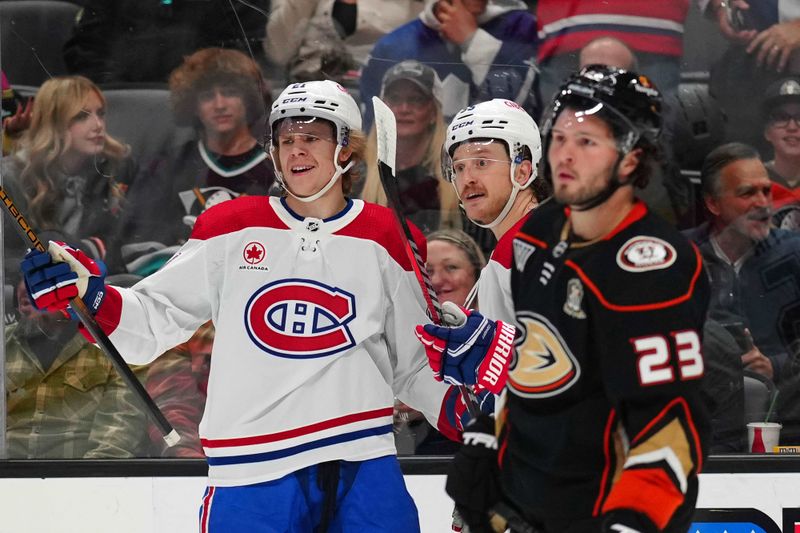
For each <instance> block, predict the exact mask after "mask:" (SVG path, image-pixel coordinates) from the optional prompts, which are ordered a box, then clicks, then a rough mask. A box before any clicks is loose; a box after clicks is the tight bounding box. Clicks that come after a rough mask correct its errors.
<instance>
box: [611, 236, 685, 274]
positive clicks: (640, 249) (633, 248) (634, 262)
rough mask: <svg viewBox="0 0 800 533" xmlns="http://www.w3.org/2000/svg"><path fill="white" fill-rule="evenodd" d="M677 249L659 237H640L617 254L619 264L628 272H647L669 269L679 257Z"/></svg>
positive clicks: (631, 241)
mask: <svg viewBox="0 0 800 533" xmlns="http://www.w3.org/2000/svg"><path fill="white" fill-rule="evenodd" d="M677 255H678V254H677V252H675V248H673V246H672V245H671V244H670V243H668V242H667V241H665V240H662V239H659V238H657V237H649V236H646V235H638V236H636V237H633V238H632V239H629V240H628V242H626V243H625V244H623V245H622V248H620V249H619V251H618V252H617V264H618V265H619V266H620V268H622V269H623V270H627V271H628V272H647V271H648V270H660V269H662V268H669V267H670V266H672V264H673V263H674V262H675V258H676V256H677Z"/></svg>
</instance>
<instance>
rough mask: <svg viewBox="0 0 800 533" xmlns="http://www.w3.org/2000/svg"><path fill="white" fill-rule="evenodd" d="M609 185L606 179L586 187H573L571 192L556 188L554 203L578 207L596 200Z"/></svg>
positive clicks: (592, 182)
mask: <svg viewBox="0 0 800 533" xmlns="http://www.w3.org/2000/svg"><path fill="white" fill-rule="evenodd" d="M609 184H610V180H609V178H608V177H606V178H605V179H602V180H592V181H591V182H590V183H589V184H588V185H583V186H581V187H577V188H574V187H573V188H572V190H568V189H567V188H566V187H556V188H555V190H554V191H553V195H554V196H555V198H556V201H557V202H558V203H560V204H562V205H576V206H580V205H584V204H586V203H588V202H589V201H591V200H593V199H595V198H597V197H598V196H599V195H600V194H602V193H603V191H605V190H606V188H608V187H609Z"/></svg>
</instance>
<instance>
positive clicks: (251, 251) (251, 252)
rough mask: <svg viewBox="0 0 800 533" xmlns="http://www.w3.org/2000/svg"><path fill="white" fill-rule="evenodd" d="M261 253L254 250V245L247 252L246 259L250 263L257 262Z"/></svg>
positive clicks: (256, 249)
mask: <svg viewBox="0 0 800 533" xmlns="http://www.w3.org/2000/svg"><path fill="white" fill-rule="evenodd" d="M262 253H264V252H262V251H261V250H259V249H258V248H256V246H255V245H253V246H251V247H250V248H248V250H247V259H250V260H251V261H258V260H259V259H261V254H262Z"/></svg>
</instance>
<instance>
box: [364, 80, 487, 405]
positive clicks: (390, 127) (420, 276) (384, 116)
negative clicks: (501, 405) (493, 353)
mask: <svg viewBox="0 0 800 533" xmlns="http://www.w3.org/2000/svg"><path fill="white" fill-rule="evenodd" d="M372 105H373V106H374V109H375V130H376V132H377V137H378V174H379V175H380V178H381V184H382V185H383V190H384V192H385V193H386V199H387V200H388V203H389V207H390V208H391V209H392V213H394V219H395V222H397V224H398V226H399V228H398V229H399V230H400V235H401V236H402V238H403V244H404V245H405V246H404V248H405V249H406V254H407V255H408V258H409V260H410V262H411V268H412V269H413V270H414V274H415V275H416V277H417V283H419V287H420V289H422V296H423V297H424V298H425V304H426V305H427V308H428V314H429V315H430V318H431V320H432V321H433V322H434V323H435V324H438V325H441V324H443V323H444V322H445V321H444V320H443V315H442V307H441V305H439V299H438V298H437V297H436V292H435V291H434V290H433V284H432V283H431V278H430V276H429V275H428V270H427V269H426V268H425V263H423V262H422V256H421V255H420V253H419V250H418V249H417V244H416V242H415V241H414V236H413V235H412V234H411V229H410V228H409V227H408V222H407V221H406V218H405V217H404V216H403V210H402V208H401V205H400V190H399V189H398V186H397V176H396V174H395V168H394V164H395V155H396V154H395V149H396V146H397V123H396V121H395V118H394V113H392V110H391V109H389V108H388V107H387V106H386V104H384V103H383V101H381V99H380V98H378V97H377V96H373V97H372ZM458 388H459V391H460V392H461V395H462V396H463V397H464V402H465V403H466V405H467V410H468V411H469V414H470V416H472V417H473V418H475V417H477V416H478V415H479V414H480V408H479V407H478V400H477V398H476V397H475V395H474V394H473V392H472V391H471V390H470V389H469V387H466V386H465V385H460V386H459V387H458Z"/></svg>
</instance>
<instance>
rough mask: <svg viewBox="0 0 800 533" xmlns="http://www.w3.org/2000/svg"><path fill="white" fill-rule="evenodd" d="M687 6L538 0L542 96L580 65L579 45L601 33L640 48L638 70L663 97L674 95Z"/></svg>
mask: <svg viewBox="0 0 800 533" xmlns="http://www.w3.org/2000/svg"><path fill="white" fill-rule="evenodd" d="M688 10H689V0H674V1H670V2H630V1H628V0H539V2H538V3H537V6H536V21H537V28H538V31H539V37H540V39H541V43H540V45H539V55H538V64H539V69H540V75H539V95H540V97H541V99H542V100H543V101H544V102H547V101H549V100H550V99H551V98H552V97H553V94H554V93H555V92H556V90H557V89H558V87H559V86H560V85H561V83H562V81H563V80H564V79H566V78H567V76H569V75H570V74H572V73H573V72H574V71H577V70H578V59H579V58H578V55H579V52H580V50H581V48H583V47H584V46H585V45H586V44H588V43H589V42H590V41H592V40H593V39H595V38H597V36H598V35H599V34H605V35H607V36H609V37H614V38H615V39H619V40H620V41H622V42H623V43H625V44H626V45H627V46H628V47H629V48H630V49H631V50H633V52H635V54H636V57H637V60H638V63H639V65H638V66H639V68H638V69H636V71H637V72H641V73H642V74H645V75H647V76H648V77H649V78H650V79H651V80H652V81H653V83H654V84H655V85H656V87H658V89H659V90H660V91H661V94H662V95H663V96H664V97H665V98H669V97H671V96H672V95H674V94H675V92H676V91H677V89H678V83H679V82H680V59H681V55H682V53H683V23H684V21H685V20H686V16H687V14H688Z"/></svg>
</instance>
